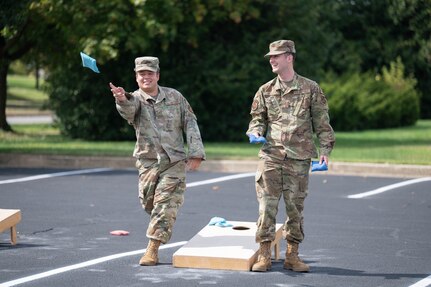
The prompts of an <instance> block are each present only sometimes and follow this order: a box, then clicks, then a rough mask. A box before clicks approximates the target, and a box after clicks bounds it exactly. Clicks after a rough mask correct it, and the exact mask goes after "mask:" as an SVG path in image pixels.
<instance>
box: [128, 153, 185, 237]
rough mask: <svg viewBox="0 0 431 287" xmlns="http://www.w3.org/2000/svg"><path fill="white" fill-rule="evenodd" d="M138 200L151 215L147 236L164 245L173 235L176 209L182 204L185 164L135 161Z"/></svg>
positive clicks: (164, 159) (164, 161)
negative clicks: (137, 171)
mask: <svg viewBox="0 0 431 287" xmlns="http://www.w3.org/2000/svg"><path fill="white" fill-rule="evenodd" d="M136 167H137V168H138V170H139V200H140V202H141V204H142V207H143V208H144V209H145V211H146V212H147V213H148V214H150V223H149V225H148V229H147V237H148V238H151V239H156V240H159V241H161V242H162V243H166V242H168V241H169V239H170V238H171V236H172V229H173V225H174V223H175V221H176V219H177V213H178V210H179V208H180V207H181V205H182V204H183V202H184V192H185V190H186V184H185V161H184V160H182V161H177V162H174V163H170V161H169V158H167V157H162V159H161V160H160V161H158V160H156V159H138V160H137V161H136Z"/></svg>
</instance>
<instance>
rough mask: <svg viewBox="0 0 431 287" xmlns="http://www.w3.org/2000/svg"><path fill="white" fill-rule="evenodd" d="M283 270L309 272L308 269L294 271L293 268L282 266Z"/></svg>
mask: <svg viewBox="0 0 431 287" xmlns="http://www.w3.org/2000/svg"><path fill="white" fill-rule="evenodd" d="M283 268H284V269H286V270H292V271H295V272H304V273H305V272H309V271H310V269H295V268H293V267H288V266H283Z"/></svg>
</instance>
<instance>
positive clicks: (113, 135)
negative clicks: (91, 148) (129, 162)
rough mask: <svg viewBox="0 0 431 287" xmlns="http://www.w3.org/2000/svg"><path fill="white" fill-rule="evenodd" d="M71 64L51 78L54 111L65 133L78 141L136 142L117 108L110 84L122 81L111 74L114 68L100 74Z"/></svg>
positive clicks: (51, 75) (52, 72)
mask: <svg viewBox="0 0 431 287" xmlns="http://www.w3.org/2000/svg"><path fill="white" fill-rule="evenodd" d="M70 63H71V64H69V65H68V67H62V68H61V69H55V70H53V71H51V72H50V75H49V78H48V82H49V87H48V92H49V94H50V109H51V110H53V111H55V114H56V116H57V118H58V125H59V128H60V131H61V133H62V134H63V135H65V136H68V137H70V138H74V139H87V140H131V139H133V138H134V132H133V129H132V127H131V126H130V125H129V124H128V123H127V122H126V121H125V120H124V119H123V118H121V116H120V115H119V114H118V112H117V110H116V108H115V102H114V98H113V97H112V93H111V91H110V88H109V82H110V81H114V83H117V81H118V82H121V81H120V80H115V79H118V78H119V77H118V76H115V75H110V71H112V70H113V69H110V65H109V64H107V65H106V66H105V67H104V68H105V70H103V71H102V73H101V74H96V73H93V72H92V71H90V70H89V69H87V68H83V67H82V66H81V65H76V62H75V63H74V62H73V61H70ZM99 68H100V67H99ZM125 69H129V67H127V65H126V67H125ZM105 71H106V72H105ZM119 72H120V71H119ZM123 74H124V73H123ZM132 79H133V77H132ZM124 87H126V86H124Z"/></svg>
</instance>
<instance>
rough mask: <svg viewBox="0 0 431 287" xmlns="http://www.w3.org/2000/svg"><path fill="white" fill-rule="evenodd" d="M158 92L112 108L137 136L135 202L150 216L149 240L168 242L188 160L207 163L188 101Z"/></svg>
mask: <svg viewBox="0 0 431 287" xmlns="http://www.w3.org/2000/svg"><path fill="white" fill-rule="evenodd" d="M158 89H159V94H158V96H157V97H152V96H150V95H148V94H146V93H145V92H143V91H142V90H140V89H139V90H136V91H135V92H133V93H127V98H128V100H127V101H125V102H117V103H116V106H117V110H118V112H119V113H120V115H121V116H122V117H123V118H124V119H126V120H127V121H128V122H129V123H130V124H132V125H133V127H134V128H135V132H136V139H137V140H136V145H135V149H134V152H133V156H134V157H136V158H137V161H136V167H137V169H138V171H139V199H140V202H141V204H142V207H143V208H144V209H145V210H146V211H147V212H148V213H149V214H150V224H149V226H148V229H147V237H148V238H151V239H155V240H159V241H161V242H162V243H166V242H168V241H169V239H170V238H171V235H172V228H173V225H174V223H175V220H176V216H177V212H178V209H179V208H180V206H181V205H182V204H183V201H184V192H185V188H186V185H185V163H186V159H187V158H201V159H205V152H204V147H203V144H202V139H201V135H200V132H199V128H198V125H197V120H196V116H195V114H194V113H193V110H192V109H191V107H190V105H189V103H188V102H187V100H186V99H185V98H184V97H183V96H182V95H181V94H180V93H179V92H178V91H176V90H174V89H171V88H166V87H161V86H159V87H158ZM183 134H185V135H186V140H187V144H188V153H187V154H186V150H185V146H184V138H183Z"/></svg>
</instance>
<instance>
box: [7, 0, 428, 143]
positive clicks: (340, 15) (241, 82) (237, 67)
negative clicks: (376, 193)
mask: <svg viewBox="0 0 431 287" xmlns="http://www.w3.org/2000/svg"><path fill="white" fill-rule="evenodd" d="M1 5H4V7H6V8H5V9H3V6H2V10H1V12H0V19H1V20H2V22H1V23H0V24H1V26H0V28H1V34H0V56H1V58H0V71H3V74H1V73H0V81H2V77H3V79H4V85H3V86H0V124H2V128H4V127H5V125H4V124H5V123H6V121H5V117H4V121H3V122H2V113H3V115H4V109H3V106H1V103H2V100H4V107H5V103H6V80H5V79H6V78H5V76H6V75H7V71H8V65H9V64H10V62H11V61H13V60H16V59H19V58H22V57H23V56H24V55H25V57H27V59H33V58H37V59H39V61H40V62H41V63H42V65H43V66H44V67H45V69H46V71H47V72H48V75H49V77H48V79H47V82H48V84H49V87H50V88H49V92H50V99H51V107H52V108H53V109H54V111H55V112H56V113H57V116H58V117H59V119H60V122H59V124H60V127H61V130H62V131H63V132H64V133H65V134H68V135H69V136H71V137H76V138H91V139H95V140H96V139H124V138H131V137H132V136H133V133H131V131H130V128H129V127H128V125H127V124H126V123H125V122H124V121H123V120H122V119H121V118H120V117H119V116H118V114H117V113H116V111H115V107H114V104H113V102H112V97H110V91H109V88H108V85H107V84H108V83H109V82H110V81H112V82H114V83H115V84H117V85H121V86H123V87H124V88H126V89H127V90H134V89H136V87H137V86H136V83H135V78H134V72H133V61H134V58H135V57H138V56H143V55H153V56H158V57H159V58H160V61H161V79H160V82H159V83H160V84H161V85H165V86H170V87H173V88H176V89H178V90H179V91H180V92H182V93H183V94H184V96H185V97H186V98H187V99H188V100H189V102H190V103H191V105H192V106H193V108H194V110H195V113H196V114H197V116H198V120H199V124H200V126H201V129H202V134H203V137H204V139H205V140H212V141H217V140H244V132H245V130H246V129H247V124H248V121H249V119H250V117H249V108H250V104H251V99H252V98H253V96H254V93H255V92H256V90H257V89H258V87H259V85H261V84H263V83H265V82H266V81H268V80H270V79H271V78H273V77H274V75H273V74H272V73H271V70H270V67H269V64H268V62H267V60H265V59H264V58H263V55H264V54H265V53H266V51H267V49H268V44H269V43H270V42H272V41H274V40H277V39H282V38H285V39H286V38H287V39H292V40H294V41H295V43H296V46H297V51H298V53H297V58H296V62H295V69H296V71H297V72H298V73H300V74H301V75H304V76H306V77H309V78H312V79H314V80H316V81H318V82H325V81H330V80H331V78H330V77H328V75H329V74H331V75H335V76H336V77H340V76H343V77H345V76H346V74H351V75H354V74H358V73H359V74H364V75H371V76H369V77H374V76H375V75H377V74H379V73H381V72H382V69H383V68H384V67H389V65H390V64H391V63H392V62H395V61H396V59H398V58H399V59H400V61H401V63H402V64H403V65H404V67H405V71H404V73H405V75H406V77H410V76H412V77H414V78H415V79H416V80H417V84H416V90H417V91H419V93H421V95H422V97H421V114H422V116H423V117H431V114H429V113H431V93H430V90H431V86H430V85H431V82H430V81H429V79H430V76H431V57H430V47H431V34H430V33H431V24H430V22H431V21H429V19H430V18H431V17H430V16H431V7H430V3H429V1H427V0H382V1H368V0H363V1H346V0H335V1H324V0H310V1H300V0H292V1H284V0H273V1H266V0H237V1H234V0H207V1H206V0H146V1H144V0H111V1H95V2H94V3H91V4H90V3H89V2H88V1H84V0H76V1H65V0H44V1H33V0H27V1H11V0H5V1H2V4H1ZM12 46H13V47H14V48H13V49H12V48H11V47H12ZM23 47H26V49H23ZM18 50H21V51H23V53H22V54H21V55H20V56H18V57H11V55H12V51H18ZM80 51H84V52H86V53H87V54H89V55H91V56H92V57H94V58H96V59H97V61H98V65H99V68H100V70H101V72H102V73H101V74H100V75H97V74H92V72H91V71H90V70H88V69H84V68H82V67H81V66H80V59H79V52H80ZM372 75H374V76H372ZM347 78H350V79H354V77H347ZM371 86H372V85H371ZM2 89H4V93H3V94H2ZM328 97H331V95H328ZM413 110H415V109H412V111H413ZM414 118H417V116H413V119H414ZM410 123H411V121H410ZM6 124H7V123H6Z"/></svg>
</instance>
